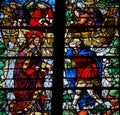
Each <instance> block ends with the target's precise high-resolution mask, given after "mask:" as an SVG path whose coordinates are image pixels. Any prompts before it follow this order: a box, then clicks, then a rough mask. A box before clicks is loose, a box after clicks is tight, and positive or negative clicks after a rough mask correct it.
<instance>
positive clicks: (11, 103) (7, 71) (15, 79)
mask: <svg viewBox="0 0 120 115" xmlns="http://www.w3.org/2000/svg"><path fill="white" fill-rule="evenodd" d="M18 2H19V3H18ZM24 2H25V1H24ZM53 17H54V9H53V8H52V7H51V5H50V4H48V3H47V2H44V1H37V2H35V1H33V0H28V1H26V2H25V3H24V4H22V2H21V3H20V1H19V0H18V1H12V2H10V1H3V3H2V4H1V7H0V26H1V33H0V87H1V89H2V90H0V114H1V115H17V114H20V115H35V114H37V115H39V114H40V115H41V114H42V115H43V114H44V115H47V114H50V113H51V98H52V90H49V89H47V90H45V88H51V87H52V73H53V70H52V68H53V67H52V66H53V59H52V57H53V42H54V35H53V33H52V29H51V30H50V29H46V28H45V29H44V27H52V26H53ZM36 27H38V28H36ZM46 57H47V58H46ZM48 57H49V58H48ZM10 89H11V90H10ZM43 89H44V90H43Z"/></svg>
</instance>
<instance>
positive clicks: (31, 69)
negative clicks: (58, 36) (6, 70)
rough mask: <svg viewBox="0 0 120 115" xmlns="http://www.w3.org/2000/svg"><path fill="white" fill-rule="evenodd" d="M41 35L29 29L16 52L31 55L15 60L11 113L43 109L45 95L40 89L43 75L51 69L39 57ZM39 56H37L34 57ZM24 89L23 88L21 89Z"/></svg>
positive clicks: (22, 113) (21, 54)
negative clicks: (22, 44) (23, 44)
mask: <svg viewBox="0 0 120 115" xmlns="http://www.w3.org/2000/svg"><path fill="white" fill-rule="evenodd" d="M42 38H43V35H42V33H41V32H38V31H30V32H28V33H27V35H26V39H27V43H26V45H25V46H24V47H23V48H22V49H21V51H20V52H19V53H18V56H20V57H21V56H24V57H26V56H27V57H29V56H30V57H31V58H29V59H28V58H27V59H25V58H21V59H17V60H16V64H15V70H14V76H13V78H14V88H19V89H20V88H21V89H20V90H14V92H13V93H14V95H15V101H14V102H11V104H10V111H11V113H12V114H13V115H16V114H18V113H21V115H24V114H30V113H32V112H35V111H36V112H38V111H39V112H41V111H42V110H43V105H44V100H45V98H46V96H45V95H44V94H43V93H42V90H39V91H38V90H36V91H35V90H34V89H35V88H42V87H43V81H44V77H45V76H46V75H47V74H48V71H49V70H50V69H51V65H49V64H47V63H45V62H43V61H42V60H41V59H40V56H41V53H40V45H42V42H43V41H42ZM36 56H39V58H35V57H36ZM23 89H24V90H23Z"/></svg>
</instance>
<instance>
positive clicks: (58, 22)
mask: <svg viewBox="0 0 120 115" xmlns="http://www.w3.org/2000/svg"><path fill="white" fill-rule="evenodd" d="M64 2H65V1H64V0H56V6H55V8H56V9H55V19H54V36H55V39H54V66H53V96H52V115H62V94H63V90H62V87H63V67H64V61H63V57H64V25H65V18H64V15H65V14H64V10H65V8H64V5H65V3H64Z"/></svg>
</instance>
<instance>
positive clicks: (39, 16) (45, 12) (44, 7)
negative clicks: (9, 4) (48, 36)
mask: <svg viewBox="0 0 120 115" xmlns="http://www.w3.org/2000/svg"><path fill="white" fill-rule="evenodd" d="M53 16H54V13H53V10H52V8H51V7H50V6H49V5H48V4H47V3H44V2H39V3H38V4H37V9H36V10H35V11H34V12H33V14H32V17H31V19H30V26H51V25H52V24H53Z"/></svg>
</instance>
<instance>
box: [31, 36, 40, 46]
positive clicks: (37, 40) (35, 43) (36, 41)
mask: <svg viewBox="0 0 120 115" xmlns="http://www.w3.org/2000/svg"><path fill="white" fill-rule="evenodd" d="M39 41H40V38H39V37H36V38H35V39H34V41H33V43H34V45H35V46H38V45H39V43H40V42H39Z"/></svg>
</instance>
